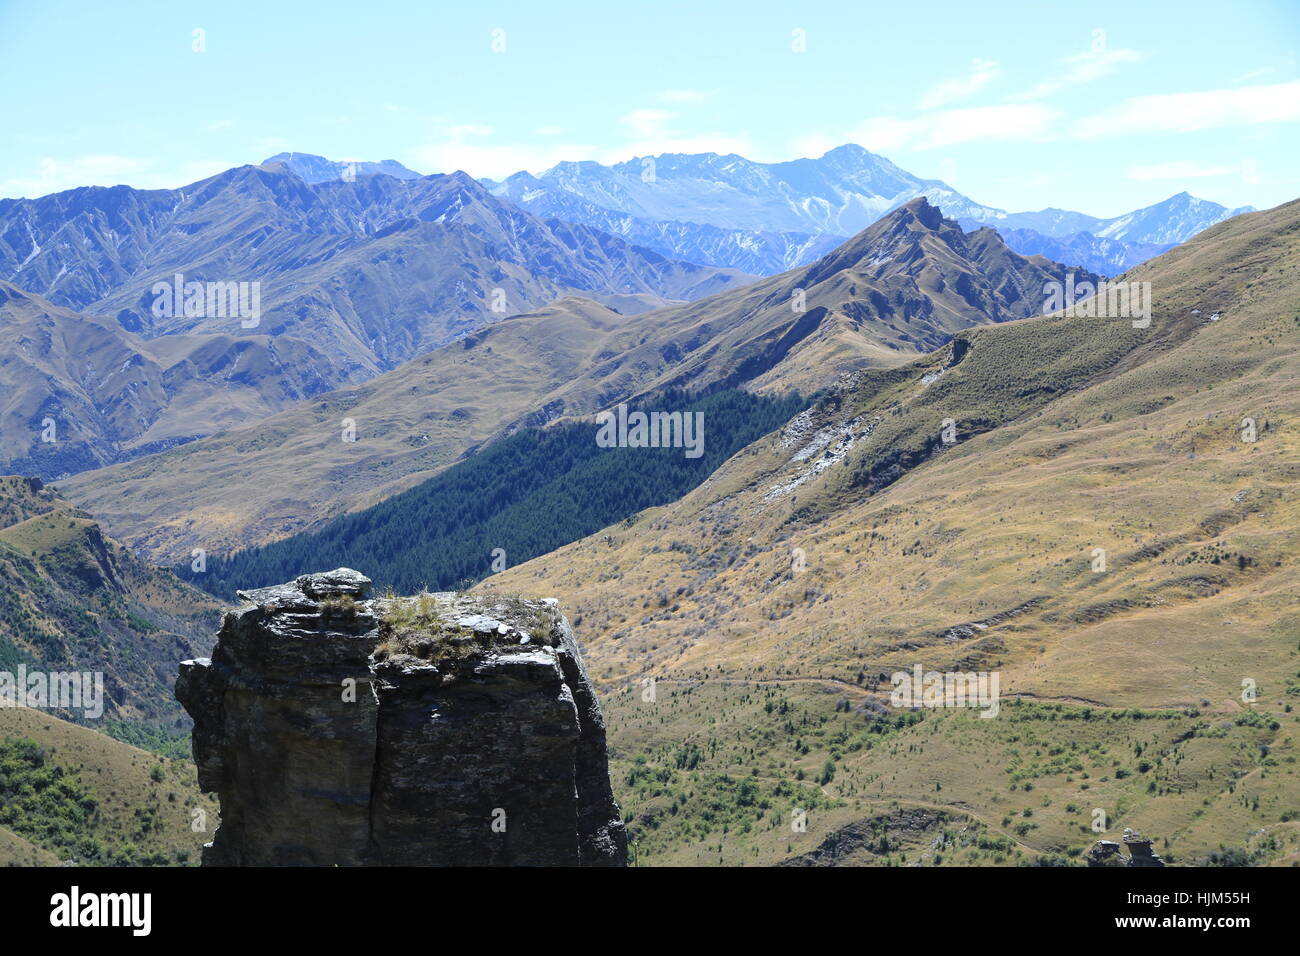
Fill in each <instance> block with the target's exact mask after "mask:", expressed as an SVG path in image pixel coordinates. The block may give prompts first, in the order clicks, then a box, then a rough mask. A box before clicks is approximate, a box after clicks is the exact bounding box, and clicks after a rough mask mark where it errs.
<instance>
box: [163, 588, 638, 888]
mask: <svg viewBox="0 0 1300 956" xmlns="http://www.w3.org/2000/svg"><path fill="white" fill-rule="evenodd" d="M239 597H240V598H241V599H242V600H243V601H244V604H243V605H242V606H241V607H239V608H237V609H235V610H231V611H228V612H227V613H226V615H225V619H224V620H223V622H222V626H221V631H220V633H219V635H218V639H217V645H216V648H215V650H214V651H213V654H212V658H211V659H210V660H209V659H201V660H193V661H186V662H184V663H183V664H181V667H180V675H179V677H178V678H177V681H176V697H177V698H178V699H179V700H180V702H181V703H182V704H184V706H185V709H186V710H187V711H189V713H190V715H191V716H192V717H193V718H194V734H193V748H194V760H195V763H196V764H197V765H198V773H199V784H200V786H201V787H202V788H203V790H204V791H205V792H213V791H215V792H216V794H217V796H218V798H219V800H220V803H221V825H220V827H219V828H218V829H217V832H216V835H215V836H214V838H213V841H212V843H209V844H208V845H207V846H206V847H205V848H204V853H203V864H204V865H205V866H276V865H283V866H304V865H305V866H312V865H315V866H331V865H339V866H419V865H430V866H439V865H441V866H494V865H533V866H622V865H625V864H626V862H627V836H626V833H625V831H624V828H623V823H622V820H621V818H620V813H619V808H618V805H617V804H616V803H615V802H614V798H613V793H612V791H611V789H610V782H609V768H608V764H607V758H606V751H605V725H604V719H603V717H602V716H601V711H600V704H599V702H598V701H597V699H596V695H595V692H594V690H593V688H592V685H591V681H590V680H589V678H588V676H587V672H586V669H585V668H584V666H583V663H582V656H581V654H580V653H579V651H578V645H577V642H576V640H575V639H574V635H573V630H572V628H571V627H570V626H569V622H568V621H567V620H566V619H565V618H564V616H563V615H562V614H560V612H559V609H558V607H557V606H556V602H554V601H552V600H546V601H528V600H521V599H513V598H512V599H503V598H499V597H495V596H489V595H485V596H476V595H463V594H454V593H439V594H424V595H419V596H417V597H413V598H398V597H389V598H371V597H370V580H369V579H368V578H366V577H365V576H364V575H362V574H359V573H358V572H356V571H353V570H350V569H347V568H340V569H338V570H335V571H330V572H327V573H323V574H309V575H304V576H303V577H300V578H298V579H297V580H296V581H294V582H292V583H290V584H283V585H278V586H275V587H269V588H260V589H257V590H251V591H240V592H239Z"/></svg>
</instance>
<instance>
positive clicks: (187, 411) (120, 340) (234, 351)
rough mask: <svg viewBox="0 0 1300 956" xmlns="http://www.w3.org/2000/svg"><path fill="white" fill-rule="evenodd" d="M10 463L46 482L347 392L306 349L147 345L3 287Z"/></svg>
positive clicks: (277, 344) (231, 341)
mask: <svg viewBox="0 0 1300 956" xmlns="http://www.w3.org/2000/svg"><path fill="white" fill-rule="evenodd" d="M0 327H2V328H4V329H5V332H6V334H7V335H8V336H9V339H10V341H11V342H12V343H13V347H12V348H11V349H9V350H7V351H6V352H5V353H4V355H3V356H0V385H3V389H4V391H3V394H4V397H3V401H2V403H0V462H4V463H7V464H8V466H9V467H10V468H12V469H13V470H15V471H19V472H23V473H26V474H36V475H40V476H42V477H45V478H54V479H57V478H61V477H64V476H65V475H68V474H73V473H75V472H79V471H85V470H87V469H90V468H97V467H99V466H102V465H105V464H110V463H112V462H116V461H121V460H124V459H128V458H134V457H138V456H140V455H144V454H149V453H151V452H155V451H158V450H160V449H162V448H166V447H169V446H170V445H174V444H177V443H182V442H185V441H188V440H190V439H192V438H195V437H198V436H200V435H204V434H208V433H211V432H213V431H219V430H220V429H222V428H224V427H227V426H229V425H233V424H240V423H243V422H246V421H249V420H254V419H257V418H260V417H262V416H265V415H268V414H270V413H272V412H275V411H279V410H280V409H283V408H285V407H287V406H289V405H291V404H293V403H294V402H297V401H301V400H303V399H305V398H307V397H309V396H311V395H314V394H317V393H319V392H321V391H323V390H326V389H329V388H334V387H338V386H339V385H342V384H344V383H346V381H347V377H346V375H338V374H337V372H336V369H335V367H334V365H333V364H332V363H331V362H330V361H328V355H327V353H326V352H324V351H322V350H321V349H320V348H318V347H316V346H315V345H314V344H312V343H310V342H308V341H306V340H303V339H298V338H293V337H283V338H275V337H272V336H268V335H231V334H223V333H207V334H203V333H197V334H177V335H169V336H165V337H163V338H158V339H143V338H141V337H140V336H139V335H136V334H134V333H132V332H128V331H126V330H125V329H124V328H122V326H121V325H119V324H118V323H117V322H116V321H114V320H113V319H110V318H108V317H106V316H100V315H87V314H79V313H74V312H71V311H69V310H67V309H64V308H60V307H58V306H55V305H52V304H51V303H49V302H47V301H45V300H43V299H41V298H40V297H38V296H34V295H30V294H28V293H26V292H24V291H22V290H21V289H19V288H17V287H16V286H14V285H12V284H10V283H7V282H0Z"/></svg>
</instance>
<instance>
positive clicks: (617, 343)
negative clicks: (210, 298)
mask: <svg viewBox="0 0 1300 956" xmlns="http://www.w3.org/2000/svg"><path fill="white" fill-rule="evenodd" d="M1065 271H1066V270H1064V269H1063V268H1062V267H1060V266H1057V265H1055V264H1054V263H1048V262H1046V261H1045V260H1028V259H1024V258H1022V257H1020V256H1018V255H1016V254H1015V253H1012V252H1010V250H1008V249H1007V248H1006V247H1005V246H1004V245H1003V244H1002V242H1001V241H1000V240H999V239H998V237H997V234H996V233H995V232H993V231H992V230H982V231H980V232H977V233H973V234H971V235H966V234H963V233H962V231H961V230H960V229H959V228H958V227H957V226H956V225H955V224H954V223H952V222H951V221H949V220H944V219H943V218H942V217H940V216H939V214H938V213H937V211H936V210H934V209H933V207H931V206H929V205H928V204H926V203H925V201H924V200H917V201H916V202H914V203H911V204H909V205H908V206H906V207H904V208H902V209H899V210H896V211H895V212H894V213H893V214H891V215H890V216H889V217H887V218H886V219H885V220H883V221H882V222H880V223H878V224H877V225H876V226H873V227H872V228H871V229H869V230H867V231H865V232H864V233H863V234H862V235H861V236H859V237H857V238H855V239H854V240H852V241H850V242H849V243H846V244H844V245H843V246H842V247H840V248H839V249H837V250H836V251H835V252H833V253H831V254H830V255H828V256H825V257H823V258H822V259H821V260H819V261H818V262H817V263H815V264H814V265H812V266H809V267H806V268H803V269H798V270H793V271H791V272H789V273H785V274H783V275H780V276H774V277H772V278H770V279H765V280H762V281H760V282H757V283H754V284H753V285H752V286H748V287H745V288H743V289H739V290H736V291H734V292H728V293H722V294H719V295H717V296H712V297H709V298H707V299H705V300H702V301H700V302H697V303H691V304H689V305H685V306H679V307H675V308H670V309H664V310H659V311H656V312H653V313H648V314H643V315H639V316H635V317H624V316H617V315H614V314H612V313H610V312H609V311H608V310H604V309H600V308H599V307H596V306H594V305H593V304H592V303H584V302H581V301H579V300H570V301H568V302H561V303H557V304H556V305H555V306H552V307H551V308H548V309H544V310H541V311H539V312H535V313H530V314H528V315H522V316H516V317H513V318H510V319H508V320H507V321H504V322H500V323H497V324H496V325H494V326H491V327H489V328H486V329H483V330H481V331H479V332H477V333H475V334H474V335H472V336H469V337H467V338H466V339H464V340H463V341H462V342H460V343H457V344H454V345H452V346H449V347H447V348H443V349H438V350H436V351H434V352H432V353H430V354H429V355H428V356H425V357H424V358H421V359H417V360H415V361H414V362H409V363H407V364H406V365H404V366H402V367H400V368H398V369H396V370H394V371H393V372H390V373H387V374H386V375H384V376H381V377H380V378H378V379H376V380H375V381H374V382H371V383H368V384H367V385H364V386H360V387H357V388H352V389H345V390H341V391H338V392H334V393H331V394H330V395H328V396H322V397H321V398H320V399H319V400H317V401H314V402H312V403H310V404H309V405H306V406H303V407H300V408H297V409H292V410H289V411H286V412H284V413H281V414H280V415H277V416H275V417H272V418H270V419H267V420H265V421H263V422H261V423H259V424H258V425H257V426H255V427H252V428H245V429H235V430H232V431H229V432H227V433H225V434H223V435H219V436H215V437H213V438H211V439H207V440H204V441H201V442H195V443H191V444H190V445H187V446H183V447H180V448H175V449H171V450H169V451H167V452H164V453H162V454H159V455H155V456H151V457H149V458H147V459H142V460H139V461H135V462H129V463H126V464H124V465H120V466H115V467H112V468H108V469H101V470H97V471H95V472H90V473H87V474H84V475H80V476H75V477H73V478H72V479H70V480H68V481H67V482H65V483H64V484H63V485H62V487H63V488H64V489H65V490H66V491H67V493H69V494H70V495H72V496H73V497H74V498H75V499H76V500H77V501H79V502H81V503H82V504H83V505H85V506H86V507H88V508H90V509H91V510H92V511H93V512H94V513H95V514H97V515H99V516H100V517H101V518H102V519H103V520H104V521H105V522H106V523H107V524H108V526H109V527H110V528H112V529H113V530H114V533H115V534H118V535H120V536H122V537H123V539H124V540H127V541H129V542H130V543H131V545H132V546H133V547H136V548H138V549H141V550H143V551H144V552H145V553H148V554H149V555H151V556H152V557H153V558H155V559H156V560H159V561H161V562H168V561H179V560H182V559H183V558H184V557H185V556H186V555H188V554H189V552H190V550H191V549H192V548H194V547H204V548H207V549H208V550H209V551H211V552H213V553H228V552H229V551H231V550H235V549H237V548H239V547H246V546H248V545H251V544H263V543H266V542H268V541H273V540H275V539H277V538H279V537H283V536H285V535H286V534H291V533H296V532H299V531H302V530H306V529H308V528H311V527H314V526H317V525H319V524H320V523H323V522H324V521H325V520H328V519H329V518H331V517H333V516H334V515H337V514H339V513H340V512H342V511H345V510H355V509H357V508H360V507H364V506H366V505H369V504H373V503H374V502H375V501H378V500H380V499H382V498H383V497H387V496H388V495H391V494H394V493H396V492H398V491H401V490H403V489H405V488H409V487H411V485H413V484H415V483H416V482H418V481H420V480H422V479H424V478H427V477H429V475H430V474H432V473H433V472H435V471H436V470H438V469H440V468H443V467H446V466H447V465H449V464H451V463H452V462H453V461H455V460H456V459H457V458H458V457H460V456H461V455H463V454H465V453H467V452H469V451H471V450H472V449H473V448H474V447H476V446H477V445H478V444H480V443H482V442H484V441H487V440H489V439H491V438H492V437H493V436H495V435H498V434H502V433H506V432H508V431H509V430H510V429H511V428H513V427H517V426H520V425H525V424H543V423H545V422H547V421H553V420H556V419H558V418H561V417H572V416H583V415H591V414H593V413H594V412H596V411H599V410H601V409H603V408H607V407H609V406H612V405H614V404H616V403H617V402H619V401H620V400H624V399H628V398H633V397H636V396H650V395H653V394H655V393H657V392H662V391H663V390H665V389H669V388H675V389H678V390H681V391H688V392H700V391H709V390H713V389H721V388H735V387H744V388H748V389H751V390H759V391H765V392H772V393H778V392H786V391H791V390H798V391H800V392H802V393H804V394H811V393H813V392H815V391H816V390H818V389H820V388H823V387H825V386H827V385H828V384H830V383H832V382H834V381H835V380H836V379H838V377H839V376H840V375H842V374H843V373H844V372H846V371H851V370H855V369H859V368H863V367H873V366H887V365H893V364H897V363H899V362H902V361H906V360H907V359H908V358H909V357H911V356H912V355H915V354H916V353H918V352H920V351H924V350H927V349H933V348H936V347H938V346H939V345H941V344H942V343H943V342H945V341H946V340H947V339H948V338H949V337H950V336H951V335H952V334H953V332H955V331H956V330H959V329H962V328H967V327H970V326H973V325H978V324H986V323H991V322H1000V321H1005V320H1007V319H1011V318H1019V317H1023V316H1027V315H1033V314H1035V313H1037V312H1038V311H1039V309H1040V307H1041V303H1042V288H1043V283H1044V282H1045V281H1049V280H1062V279H1064V277H1065ZM800 290H801V291H800ZM800 296H801V297H802V302H801V304H802V306H803V309H802V311H800V312H796V311H794V306H795V305H796V304H799V302H800ZM344 418H348V419H350V420H352V421H353V422H355V423H356V429H357V441H356V442H344V441H341V440H340V439H341V437H342V435H343V432H342V428H343V424H342V423H343V419H344ZM200 475H202V476H203V478H202V479H201V480H200V479H198V477H197V476H200Z"/></svg>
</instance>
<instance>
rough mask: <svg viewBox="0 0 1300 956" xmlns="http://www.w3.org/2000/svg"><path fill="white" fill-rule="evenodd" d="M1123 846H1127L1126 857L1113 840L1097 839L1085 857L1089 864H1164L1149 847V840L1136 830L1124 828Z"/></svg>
mask: <svg viewBox="0 0 1300 956" xmlns="http://www.w3.org/2000/svg"><path fill="white" fill-rule="evenodd" d="M1124 846H1125V847H1127V848H1128V852H1129V855H1128V856H1127V857H1126V856H1125V855H1124V854H1123V852H1122V851H1121V850H1120V845H1119V844H1118V843H1116V842H1115V841H1114V840H1098V841H1097V842H1096V843H1094V844H1093V845H1092V849H1090V850H1089V851H1088V855H1087V857H1086V859H1087V861H1088V865H1089V866H1164V865H1165V861H1164V860H1162V859H1160V857H1159V856H1158V855H1157V854H1156V852H1155V850H1153V849H1152V848H1151V841H1150V840H1148V839H1147V838H1146V837H1144V836H1143V835H1142V834H1141V833H1138V832H1137V831H1136V830H1130V829H1125V830H1124Z"/></svg>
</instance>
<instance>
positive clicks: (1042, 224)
mask: <svg viewBox="0 0 1300 956" xmlns="http://www.w3.org/2000/svg"><path fill="white" fill-rule="evenodd" d="M485 184H486V185H487V186H488V188H489V189H490V190H491V191H492V192H493V193H494V194H495V195H499V196H504V197H507V198H509V199H510V200H511V201H512V202H514V203H515V204H516V205H518V206H520V207H521V208H524V209H528V210H531V211H534V212H537V213H538V214H541V215H548V216H556V217H558V218H561V219H568V220H571V221H573V222H583V223H587V224H590V225H594V226H596V227H597V228H600V229H604V230H606V231H608V232H612V233H614V234H616V235H625V236H627V237H628V238H629V239H630V240H631V241H634V242H638V243H640V244H642V245H646V246H649V247H650V248H652V249H656V250H657V251H659V252H661V253H663V254H664V255H672V256H680V257H682V258H686V259H688V260H690V261H693V262H708V263H711V264H714V265H731V266H735V267H738V268H743V269H745V270H746V271H749V272H759V273H771V272H778V271H782V270H784V269H788V268H790V267H791V266H796V265H803V264H806V263H807V262H810V261H812V260H813V259H814V258H816V257H817V256H819V255H821V254H822V253H823V252H825V251H826V246H825V245H823V244H824V243H826V242H831V243H832V244H833V243H834V242H835V239H836V237H838V238H840V239H842V238H843V237H846V236H849V235H852V234H853V233H856V232H859V231H861V230H862V229H864V228H866V227H867V226H868V225H870V224H871V223H872V222H874V221H876V220H877V219H879V218H880V217H881V216H883V215H884V214H885V213H887V212H888V211H889V210H891V209H894V208H896V207H898V206H900V205H902V204H903V203H906V202H909V201H911V200H912V199H915V198H917V197H918V196H924V197H925V198H926V199H928V200H929V201H930V202H931V203H933V204H934V205H936V206H938V207H939V208H940V209H941V210H942V211H943V214H944V215H945V216H947V217H949V218H952V219H956V220H958V221H959V222H961V223H962V225H963V226H965V227H967V228H971V227H978V226H984V225H988V226H993V227H994V228H996V229H998V230H999V231H1001V232H1003V238H1004V239H1005V240H1006V241H1007V243H1008V244H1009V245H1010V246H1011V247H1012V248H1013V249H1015V251H1017V252H1020V253H1023V254H1025V255H1034V254H1041V255H1046V256H1047V257H1048V258H1051V259H1054V260H1056V261H1060V262H1065V263H1066V264H1067V265H1078V266H1082V267H1084V268H1087V269H1089V270H1090V271H1094V272H1098V273H1101V274H1104V275H1115V274H1118V273H1120V272H1123V271H1124V270H1125V269H1127V268H1129V267H1130V266H1133V265H1136V264H1137V263H1138V262H1141V261H1143V260H1145V259H1149V258H1151V257H1152V256H1153V255H1156V254H1158V253H1160V252H1163V251H1164V250H1165V249H1167V248H1169V247H1170V246H1172V245H1175V244H1177V243H1179V242H1183V241H1184V240H1186V239H1188V238H1190V237H1191V236H1193V235H1195V234H1196V233H1197V232H1199V231H1201V230H1202V229H1205V228H1206V227H1208V226H1211V225H1213V224H1214V223H1216V222H1219V221H1221V220H1223V219H1226V218H1228V217H1230V216H1234V215H1237V214H1239V213H1242V212H1247V211H1249V208H1248V207H1243V208H1241V209H1233V210H1229V209H1227V208H1225V207H1223V206H1220V205H1218V204H1217V203H1212V202H1208V201H1206V200H1202V199H1196V198H1194V197H1192V196H1189V195H1187V194H1186V193H1180V194H1179V195H1177V196H1173V197H1171V198H1169V199H1167V200H1165V201H1164V202H1161V203H1157V204H1156V205H1154V206H1150V207H1147V208H1145V209H1140V210H1137V211H1135V212H1132V213H1128V214H1126V215H1123V216H1117V217H1114V218H1112V219H1099V218H1097V217H1094V216H1088V215H1085V214H1083V213H1077V212H1070V211H1068V210H1063V209H1044V210H1042V211H1040V212H1020V213H1009V212H1006V211H1004V210H1001V209H996V208H993V207H990V206H985V205H982V204H980V203H977V202H974V201H973V200H971V199H968V198H967V197H965V196H963V195H962V194H961V193H959V192H957V191H956V190H955V189H953V188H952V187H951V186H949V185H947V184H946V183H943V182H941V181H940V180H934V179H921V178H919V177H917V176H913V175H912V174H911V173H908V172H906V171H905V170H903V169H900V168H899V167H898V166H896V165H895V164H893V163H891V162H890V161H889V160H888V159H886V158H885V157H883V156H879V155H876V154H874V153H871V152H869V151H868V150H866V149H863V148H862V147H861V146H857V145H853V144H848V145H845V146H840V147H837V148H836V149H832V150H830V151H829V152H827V153H826V154H825V155H823V156H821V157H820V158H817V159H797V160H792V161H790V162H784V163H758V162H754V161H752V160H748V159H745V158H744V157H742V156H737V155H734V154H731V155H726V156H719V155H717V154H716V153H701V154H694V155H686V154H667V155H663V156H656V157H638V158H634V159H631V160H628V161H626V162H623V163H617V164H614V165H612V166H604V165H601V164H600V163H596V162H590V161H589V162H566V163H559V164H557V165H556V166H553V167H551V168H550V169H548V170H546V171H545V172H542V173H540V174H538V175H536V176H534V175H532V174H530V173H527V172H519V173H515V174H514V175H512V176H509V177H507V178H506V179H504V180H502V181H500V182H496V181H492V180H486V181H485Z"/></svg>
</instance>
